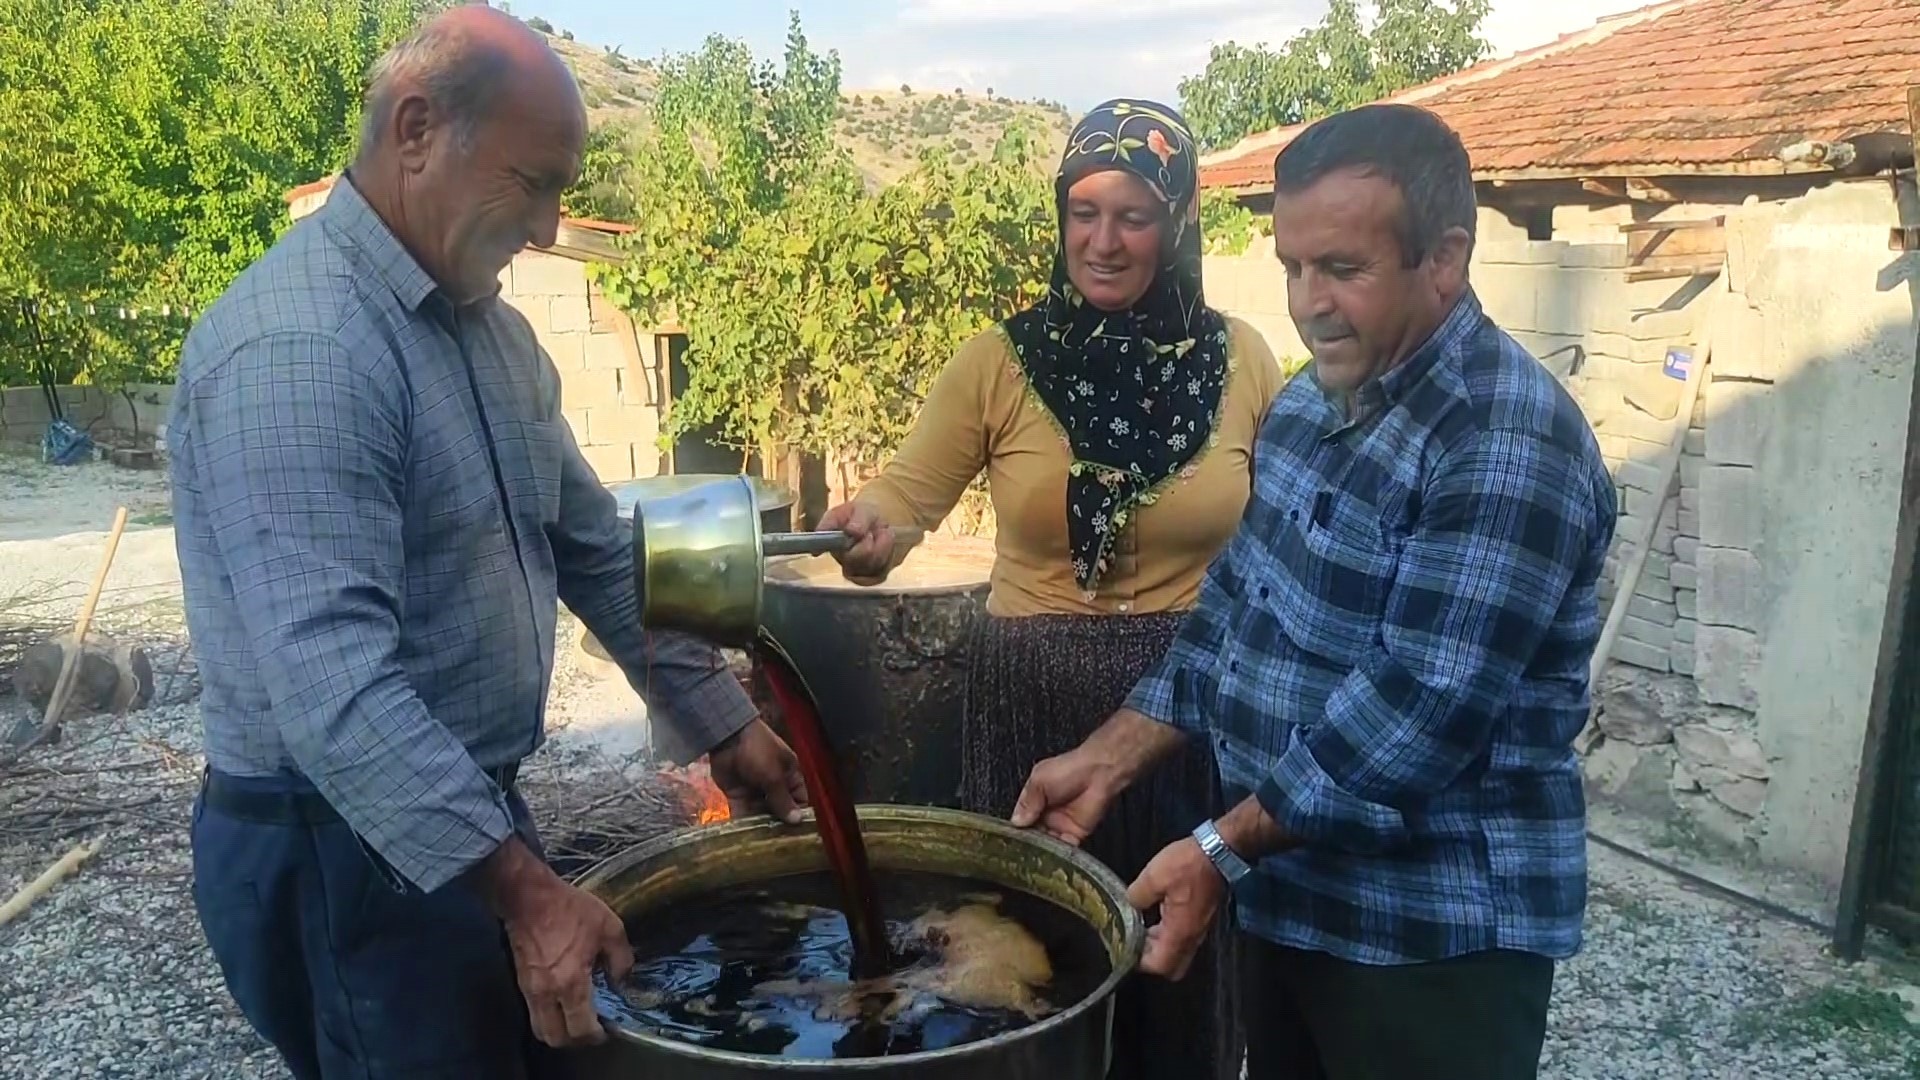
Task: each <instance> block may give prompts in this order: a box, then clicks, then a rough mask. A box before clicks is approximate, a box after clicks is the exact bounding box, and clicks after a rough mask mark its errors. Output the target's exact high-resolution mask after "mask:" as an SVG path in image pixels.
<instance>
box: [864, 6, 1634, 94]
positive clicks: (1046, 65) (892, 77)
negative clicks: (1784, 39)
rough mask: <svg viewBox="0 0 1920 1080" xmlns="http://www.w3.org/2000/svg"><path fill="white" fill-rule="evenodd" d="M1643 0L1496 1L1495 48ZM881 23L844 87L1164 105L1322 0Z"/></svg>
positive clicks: (983, 11) (1001, 12) (1305, 19)
mask: <svg viewBox="0 0 1920 1080" xmlns="http://www.w3.org/2000/svg"><path fill="white" fill-rule="evenodd" d="M1641 6H1644V4H1643V2H1642V0H1559V2H1558V3H1553V4H1545V3H1540V2H1538V0H1495V3H1494V6H1493V11H1492V13H1491V14H1490V15H1489V16H1488V18H1487V22H1486V25H1485V28H1484V32H1485V34H1486V36H1487V38H1488V40H1489V41H1490V42H1491V43H1492V44H1493V47H1494V50H1495V53H1496V55H1504V54H1507V53H1511V52H1514V51H1517V50H1519V49H1524V48H1530V47H1532V46H1535V45H1540V44H1544V43H1546V42H1548V41H1551V40H1553V39H1554V38H1555V37H1557V36H1559V35H1560V34H1564V33H1570V32H1573V31H1576V30H1581V29H1584V28H1586V27H1588V26H1590V25H1592V24H1593V22H1594V21H1595V20H1596V19H1597V18H1600V17H1601V16H1604V15H1610V14H1615V13H1618V12H1621V11H1630V10H1633V9H1635V8H1637V7H1641ZM896 11H897V14H896V15H895V16H894V17H893V18H892V19H891V20H887V21H884V22H881V23H879V24H878V25H876V26H874V27H873V28H872V29H870V30H869V31H867V32H866V33H865V34H863V35H861V37H860V39H859V40H856V41H848V42H845V43H838V44H841V56H842V57H843V59H844V60H845V61H846V64H847V72H846V84H847V86H848V87H849V88H882V87H888V86H898V85H900V84H901V83H906V84H908V85H911V86H916V87H927V88H939V89H947V88H950V87H955V86H959V87H963V88H965V89H968V90H972V91H981V90H985V89H986V88H987V87H993V88H994V89H995V90H997V91H998V92H1000V93H1002V94H1008V95H1012V96H1016V97H1030V98H1032V97H1039V98H1051V99H1054V100H1058V101H1061V102H1064V103H1065V104H1066V105H1067V106H1068V107H1069V108H1072V109H1081V108H1086V107H1088V106H1091V105H1093V104H1094V103H1095V102H1098V101H1101V100H1103V99H1105V98H1110V97H1118V96H1123V95H1137V96H1144V97H1154V98H1158V99H1160V100H1162V101H1166V102H1169V103H1173V102H1176V101H1177V99H1178V96H1179V93H1178V86H1179V83H1180V80H1181V79H1183V78H1186V77H1187V76H1190V75H1194V74H1197V73H1198V72H1199V71H1200V70H1201V69H1202V68H1204V67H1205V66H1206V62H1207V54H1208V52H1209V51H1210V50H1211V49H1212V47H1213V45H1215V44H1216V43H1219V42H1224V41H1237V42H1240V43H1242V44H1248V45H1251V44H1256V43H1262V42H1264V43H1268V44H1278V43H1280V42H1282V41H1285V40H1287V39H1288V38H1290V37H1292V36H1293V35H1294V34H1296V33H1298V32H1299V31H1300V30H1301V29H1303V28H1305V27H1307V26H1310V25H1312V24H1313V23H1315V22H1317V21H1319V19H1320V18H1321V17H1322V16H1323V15H1324V14H1325V12H1326V3H1325V0H903V2H902V4H901V5H900V7H899V8H898V9H896Z"/></svg>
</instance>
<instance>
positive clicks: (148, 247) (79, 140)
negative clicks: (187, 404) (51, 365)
mask: <svg viewBox="0 0 1920 1080" xmlns="http://www.w3.org/2000/svg"><path fill="white" fill-rule="evenodd" d="M443 6H444V3H443V2H435V0H111V2H108V0H86V2H82V0H0V251H4V252H6V256H7V257H6V258H5V259H4V260H0V300H4V301H5V302H7V303H8V304H9V305H10V306H12V307H16V308H17V306H18V304H17V301H18V300H19V299H20V298H31V299H38V300H40V301H42V302H45V303H47V304H50V305H52V310H53V311H54V312H55V316H54V317H53V319H52V321H51V322H50V323H49V325H48V326H47V330H48V331H49V333H50V334H51V335H52V336H53V337H54V339H55V342H56V344H57V345H59V346H60V347H61V348H62V349H63V351H62V354H61V356H60V360H61V361H62V363H64V364H65V365H66V366H67V367H69V368H71V367H74V366H79V367H81V368H82V369H83V370H80V371H78V372H76V373H75V377H79V378H82V379H86V380H90V381H94V382H103V383H105V382H114V381H119V380H122V379H125V378H129V377H144V378H153V377H158V376H161V375H164V374H166V373H168V372H169V371H170V370H171V367H172V363H173V360H174V353H175V352H176V351H177V344H178V341H177V338H178V328H179V326H181V325H182V322H181V321H180V320H178V319H174V320H170V321H169V320H148V321H147V322H146V323H145V324H144V326H142V323H141V320H123V319H120V318H119V317H118V311H119V308H120V307H122V306H124V305H139V306H140V307H142V308H159V307H161V306H163V305H170V306H172V307H175V308H178V307H183V306H184V307H187V308H193V309H197V308H199V307H201V306H204V305H205V304H207V303H208V302H210V301H211V300H212V299H213V298H214V297H215V296H217V295H218V294H219V293H220V291H221V290H223V289H224V288H226V286H227V285H228V284H229V283H231V282H232V280H233V278H234V277H235V276H236V275H237V274H238V273H239V272H240V270H242V269H243V268H244V267H245V266H246V265H247V264H248V263H250V262H251V261H253V260H254V259H256V258H258V257H259V255H260V254H261V253H263V252H264V251H265V250H266V249H267V247H268V246H269V245H270V244H271V243H272V242H273V240H274V239H275V238H276V237H277V236H278V235H279V233H280V231H281V230H282V229H283V228H285V226H286V224H287V210H286V203H285V201H284V195H285V193H286V191H287V189H288V188H289V187H292V186H294V185H296V184H299V183H301V182H304V181H307V180H313V179H316V178H318V177H320V176H323V175H325V174H327V173H329V172H331V171H333V170H335V169H337V168H339V167H340V166H341V165H343V164H344V163H345V161H346V158H347V156H348V154H349V152H350V151H351V147H352V143H353V133H354V129H355V126H356V124H357V121H358V118H359V113H360V93H361V87H362V84H363V81H364V79H365V75H366V71H367V68H368V67H369V65H370V64H371V63H372V61H373V60H374V59H375V58H376V57H377V56H378V54H379V53H380V52H381V50H383V49H384V48H385V47H386V46H387V45H388V44H390V43H391V42H392V41H394V40H396V39H397V38H398V37H399V36H400V35H402V34H403V33H405V32H406V31H407V30H408V29H409V28H410V27H411V26H412V25H413V24H414V23H415V22H416V21H417V20H418V19H419V18H421V17H422V16H423V15H425V14H427V13H429V12H430V11H432V10H435V9H438V8H440V7H443ZM88 304H93V305H95V310H94V314H93V315H91V316H88V315H87V314H86V305H88ZM108 312H112V314H111V315H108V314H107V313H108ZM19 323H20V320H19V319H17V318H15V319H0V383H10V382H14V381H18V380H19V378H20V372H19V371H17V370H7V369H6V367H5V365H8V364H9V363H11V364H13V365H14V366H15V367H16V368H17V367H18V364H19V357H21V356H22V355H23V353H24V352H25V350H24V349H22V348H21V346H22V344H23V343H22V342H21V341H20V339H19V336H18V331H19ZM168 326H171V327H173V329H172V330H171V331H170V332H169V331H167V330H165V328H166V327H168ZM156 334H157V335H158V336H157V337H156V336H155V335H156ZM169 337H171V340H169ZM9 345H11V346H13V347H11V348H9V347H8V346H9Z"/></svg>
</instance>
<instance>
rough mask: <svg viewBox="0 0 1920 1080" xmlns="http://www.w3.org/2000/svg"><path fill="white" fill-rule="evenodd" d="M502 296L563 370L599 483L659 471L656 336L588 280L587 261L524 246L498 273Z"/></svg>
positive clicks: (572, 413) (572, 414) (572, 418)
mask: <svg viewBox="0 0 1920 1080" xmlns="http://www.w3.org/2000/svg"><path fill="white" fill-rule="evenodd" d="M501 296H502V298H503V299H505V300H506V301H507V302H508V303H510V304H512V305H513V306H514V307H515V308H517V309H519V310H520V312H521V313H522V314H523V315H525V316H526V317H527V321H528V322H529V323H531V324H532V325H533V332H534V336H535V337H536V338H537V339H538V341H539V342H540V347H541V348H542V349H544V350H545V351H546V353H547V355H548V356H550V357H552V358H553V363H554V367H556V368H557V369H559V372H560V407H561V410H562V411H563V412H564V413H565V414H566V418H567V424H568V426H569V427H571V428H572V429H573V437H574V439H575V441H577V442H578V443H579V444H580V451H581V453H582V454H584V455H585V456H586V459H587V463H588V464H589V465H592V466H593V471H594V472H595V473H596V474H598V475H599V477H600V480H601V481H602V482H603V483H616V482H618V481H621V480H632V479H635V478H638V477H645V476H656V475H658V474H659V473H660V472H661V471H662V462H663V454H662V451H661V449H660V445H659V439H660V423H661V418H662V416H663V414H664V411H665V407H666V403H665V401H664V396H665V395H664V391H663V388H664V387H665V385H666V380H665V379H664V378H663V377H662V376H661V373H660V364H661V357H660V353H659V350H658V349H657V348H656V347H655V342H654V335H653V334H652V333H651V332H649V333H645V334H641V333H637V332H636V330H635V327H634V325H633V320H632V319H630V318H628V317H627V315H626V314H625V313H624V312H622V311H620V310H619V309H617V308H615V307H614V306H613V305H612V303H610V302H609V301H608V300H607V298H606V297H605V296H603V295H601V293H600V290H599V289H598V288H595V287H593V285H592V283H591V282H589V281H588V280H587V274H586V264H585V263H582V262H580V261H578V260H575V259H571V258H568V257H566V256H563V255H555V254H548V253H545V252H538V251H527V252H523V253H521V254H520V255H518V256H516V257H515V258H514V260H513V263H512V265H510V266H509V267H508V268H507V270H506V273H505V274H504V275H503V282H502V290H501Z"/></svg>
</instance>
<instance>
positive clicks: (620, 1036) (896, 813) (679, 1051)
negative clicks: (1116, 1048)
mask: <svg viewBox="0 0 1920 1080" xmlns="http://www.w3.org/2000/svg"><path fill="white" fill-rule="evenodd" d="M854 812H855V814H856V815H858V816H859V817H860V818H861V819H862V820H867V819H872V820H875V821H886V822H889V823H912V822H915V821H921V822H927V823H933V824H939V825H944V826H956V825H957V826H962V827H966V828H972V829H978V830H980V831H982V832H986V833H990V834H993V835H996V836H999V837H1001V838H1002V839H1007V840H1012V841H1014V842H1017V843H1024V844H1028V845H1030V846H1032V847H1035V848H1038V849H1039V850H1041V851H1043V852H1045V853H1047V854H1048V855H1051V856H1052V857H1054V858H1056V859H1058V860H1060V861H1061V862H1063V863H1065V864H1066V865H1068V866H1069V867H1071V868H1072V869H1073V870H1075V871H1077V872H1079V873H1080V874H1082V875H1084V876H1086V877H1087V878H1089V879H1091V880H1092V881H1093V883H1094V884H1095V886H1096V887H1097V888H1098V889H1099V891H1100V893H1101V894H1102V895H1103V896H1104V897H1106V898H1107V900H1108V901H1109V903H1110V904H1111V905H1112V907H1113V910H1114V911H1115V912H1116V913H1117V916H1118V920H1119V923H1120V927H1121V941H1122V944H1121V949H1120V956H1119V958H1118V959H1117V960H1115V961H1114V962H1113V963H1112V964H1111V970H1109V971H1108V972H1107V976H1106V978H1104V979H1102V980H1101V981H1100V985H1099V986H1097V987H1095V988H1094V989H1093V990H1092V991H1091V992H1090V993H1088V994H1086V995H1085V996H1083V997H1082V998H1081V999H1080V1000H1079V1001H1076V1002H1074V1003H1073V1004H1072V1005H1070V1006H1068V1007H1066V1008H1064V1009H1061V1010H1060V1011H1059V1012H1057V1013H1054V1014H1053V1015H1052V1016H1049V1017H1047V1018H1046V1019H1044V1020H1040V1021H1037V1022H1035V1023H1032V1024H1028V1025H1027V1026H1025V1027H1022V1028H1017V1029H1015V1030H1013V1031H1008V1032H1003V1033H1001V1034H999V1035H995V1036H993V1037H991V1038H987V1039H980V1040H978V1041H976V1042H970V1043H966V1044H963V1045H961V1046H955V1047H950V1048H948V1049H945V1050H922V1051H918V1052H915V1053H912V1054H897V1055H892V1056H887V1057H872V1058H783V1057H776V1056H773V1055H771V1054H746V1053H741V1052H739V1051H735V1050H715V1049H712V1048H710V1047H704V1046H699V1045H696V1044H694V1043H689V1042H684V1041H682V1040H679V1039H670V1038H667V1037H665V1036H661V1035H654V1034H650V1033H648V1032H644V1031H637V1030H633V1029H631V1028H627V1027H623V1026H621V1025H619V1024H616V1023H614V1022H613V1021H612V1020H610V1019H608V1018H607V1017H605V1016H602V1017H601V1018H600V1019H601V1021H602V1023H603V1024H604V1025H605V1026H606V1029H607V1031H608V1033H609V1035H610V1036H611V1037H612V1038H614V1039H616V1040H622V1041H626V1042H631V1043H638V1044H640V1045H643V1046H645V1047H647V1048H648V1049H649V1050H652V1051H657V1052H661V1053H666V1054H671V1055H674V1056H677V1057H682V1058H686V1059H688V1060H690V1061H698V1062H701V1063H704V1064H712V1065H738V1066H741V1067H742V1068H752V1069H758V1070H765V1071H771V1072H800V1073H806V1072H832V1073H860V1072H878V1071H884V1070H892V1069H901V1068H907V1067H911V1066H913V1065H915V1064H922V1063H931V1062H934V1061H940V1062H949V1061H953V1060H956V1059H960V1060H964V1059H966V1058H969V1057H988V1056H990V1055H992V1054H994V1053H995V1052H996V1051H999V1050H1001V1049H1004V1048H1005V1047H1007V1046H1009V1045H1011V1044H1013V1043H1016V1042H1026V1041H1028V1040H1030V1039H1039V1038H1043V1037H1045V1035H1047V1034H1048V1033H1049V1032H1053V1031H1056V1030H1059V1029H1062V1028H1066V1027H1069V1026H1071V1025H1073V1024H1075V1023H1076V1022H1078V1021H1079V1020H1081V1018H1082V1017H1084V1016H1085V1015H1086V1014H1087V1013H1088V1012H1090V1011H1092V1010H1093V1009H1096V1008H1102V1007H1105V1006H1106V1005H1107V1004H1108V1003H1109V1002H1111V1001H1112V999H1113V996H1114V994H1115V992H1116V991H1118V990H1119V988H1120V984H1121V983H1123V982H1125V981H1126V980H1127V978H1129V977H1130V976H1131V975H1133V973H1134V971H1135V969H1136V968H1138V967H1139V965H1140V958H1141V955H1142V953H1143V952H1144V951H1145V949H1146V937H1147V929H1146V920H1145V919H1144V918H1143V917H1142V916H1141V914H1140V912H1139V911H1138V910H1136V909H1135V908H1134V907H1133V905H1132V904H1131V903H1129V902H1128V901H1127V885H1126V883H1125V882H1123V881H1121V880H1120V876H1119V875H1118V874H1115V873H1114V872H1113V871H1112V870H1111V869H1109V868H1108V867H1107V865H1106V864H1105V863H1103V862H1101V861H1100V860H1098V859H1096V858H1094V857H1093V856H1091V855H1089V854H1087V853H1086V852H1085V851H1083V850H1081V849H1080V848H1078V847H1075V846H1074V845H1072V844H1068V843H1066V842H1064V841H1061V840H1057V839H1055V838H1053V837H1052V836H1049V835H1047V834H1046V833H1044V832H1042V831H1040V830H1039V829H1020V828H1015V827H1014V826H1013V825H1012V824H1010V823H1008V822H1005V821H1002V820H1000V819H999V818H995V817H989V816H987V815H985V814H975V813H971V812H969V811H965V810H949V809H946V808H944V807H930V806H903V805H899V804H894V803H861V804H858V805H856V806H855V808H854ZM813 828H814V824H813V811H812V809H811V808H809V809H807V810H805V811H803V820H802V821H801V822H800V823H799V824H797V825H788V824H786V823H784V822H781V821H777V820H775V819H774V818H773V817H771V816H770V815H766V814H760V815H756V816H753V817H746V818H736V819H734V820H732V821H728V822H726V823H725V824H719V825H696V826H689V827H687V828H682V829H677V830H675V831H673V832H670V833H667V834H666V835H664V836H659V837H655V838H654V839H652V840H648V841H646V842H645V843H642V844H638V845H636V846H634V847H631V848H628V849H626V850H625V851H623V852H620V853H619V854H616V855H612V856H609V857H608V858H606V859H603V860H601V861H600V862H598V863H595V864H594V865H593V866H592V867H590V868H588V869H587V870H586V871H584V872H583V873H582V874H581V875H580V876H579V877H578V878H577V879H576V882H575V883H576V884H577V885H578V886H579V887H581V888H583V889H586V890H588V891H592V890H593V889H594V887H595V885H596V884H598V883H599V881H600V880H602V879H606V878H611V877H612V876H613V875H615V874H618V873H622V872H625V871H629V870H631V869H633V868H634V867H636V866H639V865H642V864H644V863H648V862H652V861H655V860H657V859H660V858H662V857H663V856H665V855H667V854H668V853H669V852H672V851H674V850H677V849H680V848H684V847H688V846H691V845H693V844H696V843H706V842H711V841H717V840H722V839H724V838H726V837H728V836H733V835H745V834H749V833H757V832H774V833H782V832H795V833H797V832H808V833H811V832H812V831H813ZM615 914H616V915H620V914H621V913H620V912H616V913H615ZM1070 914H1072V915H1073V916H1074V917H1075V918H1079V919H1082V920H1083V921H1084V920H1085V916H1084V915H1081V914H1080V913H1079V912H1070ZM623 917H624V916H623Z"/></svg>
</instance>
